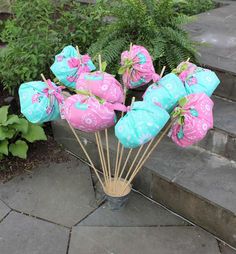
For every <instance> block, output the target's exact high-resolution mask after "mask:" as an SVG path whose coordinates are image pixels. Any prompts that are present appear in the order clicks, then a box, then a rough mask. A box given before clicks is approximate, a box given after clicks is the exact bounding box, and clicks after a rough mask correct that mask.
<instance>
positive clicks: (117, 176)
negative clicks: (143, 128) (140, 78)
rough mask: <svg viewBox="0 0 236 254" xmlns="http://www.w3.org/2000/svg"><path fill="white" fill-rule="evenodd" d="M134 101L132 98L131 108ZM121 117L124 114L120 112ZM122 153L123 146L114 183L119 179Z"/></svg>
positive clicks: (122, 150)
mask: <svg viewBox="0 0 236 254" xmlns="http://www.w3.org/2000/svg"><path fill="white" fill-rule="evenodd" d="M134 101H135V97H132V101H131V106H132V105H133V103H134ZM123 115H124V112H122V117H123ZM123 153H124V146H123V145H122V147H121V152H120V158H119V162H118V166H117V171H116V175H115V181H116V182H117V181H118V179H119V173H120V166H121V162H122V158H123Z"/></svg>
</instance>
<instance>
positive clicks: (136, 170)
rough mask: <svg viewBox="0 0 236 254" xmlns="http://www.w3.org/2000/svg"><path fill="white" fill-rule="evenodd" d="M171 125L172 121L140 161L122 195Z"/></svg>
mask: <svg viewBox="0 0 236 254" xmlns="http://www.w3.org/2000/svg"><path fill="white" fill-rule="evenodd" d="M172 124H173V121H171V122H170V123H169V124H168V126H167V127H166V129H165V130H164V131H163V132H162V134H161V135H160V137H159V138H158V139H157V141H156V143H155V144H154V146H153V147H152V148H151V150H150V151H149V153H148V154H147V156H146V157H145V159H144V160H143V161H142V163H141V164H140V165H139V167H138V168H136V169H135V171H134V173H133V174H132V176H131V177H130V179H129V181H128V182H127V183H126V185H125V187H124V189H123V190H122V194H123V193H124V191H125V190H126V188H127V187H128V186H129V185H130V183H131V182H132V180H133V179H134V177H135V176H136V175H137V173H138V172H139V170H140V169H141V168H142V166H143V165H144V163H145V162H146V161H147V159H148V158H149V156H150V155H151V154H152V152H153V151H154V149H155V148H156V147H157V145H158V144H159V143H160V142H161V140H162V139H163V138H164V136H165V135H166V133H167V132H168V131H169V129H170V128H171V126H172Z"/></svg>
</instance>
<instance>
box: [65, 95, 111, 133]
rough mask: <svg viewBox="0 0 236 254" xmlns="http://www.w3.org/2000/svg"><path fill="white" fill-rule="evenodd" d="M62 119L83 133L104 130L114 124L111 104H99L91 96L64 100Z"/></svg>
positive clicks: (78, 96) (73, 96)
mask: <svg viewBox="0 0 236 254" xmlns="http://www.w3.org/2000/svg"><path fill="white" fill-rule="evenodd" d="M64 117H65V119H66V120H67V121H68V122H69V123H70V124H71V125H72V126H73V127H74V128H76V129H79V130H81V131H85V132H96V131H100V130H104V129H106V128H109V127H111V126H113V125H114V124H115V122H116V114H115V111H114V109H113V107H112V104H110V103H108V102H105V103H100V102H99V101H98V100H97V99H96V98H95V97H93V96H85V95H80V94H76V95H72V96H70V97H69V98H67V99H66V100H65V105H64Z"/></svg>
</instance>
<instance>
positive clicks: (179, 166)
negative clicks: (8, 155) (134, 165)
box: [52, 120, 236, 247]
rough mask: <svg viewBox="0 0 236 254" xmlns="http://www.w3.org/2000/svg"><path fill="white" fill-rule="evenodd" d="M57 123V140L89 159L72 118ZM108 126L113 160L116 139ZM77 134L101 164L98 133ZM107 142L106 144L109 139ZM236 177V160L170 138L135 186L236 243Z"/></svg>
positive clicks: (163, 141)
mask: <svg viewBox="0 0 236 254" xmlns="http://www.w3.org/2000/svg"><path fill="white" fill-rule="evenodd" d="M52 125H53V132H54V136H55V139H56V140H57V141H58V142H59V143H61V144H63V145H64V146H65V147H66V148H67V149H68V150H69V151H71V152H73V153H74V154H75V155H77V156H79V157H80V158H82V159H85V156H84V154H83V152H82V150H81V148H80V146H79V144H78V143H77V142H76V140H75V138H74V136H73V134H72V133H71V131H70V129H69V127H68V125H67V123H66V122H65V121H63V120H59V121H55V122H53V124H52ZM109 131H110V132H109V146H110V157H111V165H114V161H115V156H116V149H117V141H116V139H115V137H114V134H113V133H112V130H109ZM77 133H78V134H79V136H80V137H81V140H82V141H83V143H84V145H85V147H86V149H87V151H88V152H89V154H90V155H91V157H92V160H93V162H94V164H95V166H96V167H97V168H101V167H100V162H99V157H98V152H97V147H96V144H95V137H94V134H89V133H84V132H80V131H77ZM103 146H104V149H105V142H104V140H103ZM127 152H128V151H125V154H124V156H123V163H124V158H126V154H127ZM132 158H133V157H132V156H131V158H130V161H129V163H128V164H129V165H130V164H131V162H132ZM235 181H236V164H235V162H232V161H229V160H228V159H226V158H223V157H220V156H217V155H215V154H211V153H210V152H207V151H206V150H204V149H202V148H199V147H190V148H186V149H182V148H180V147H177V146H176V145H175V144H174V143H172V142H171V141H170V139H169V138H167V137H166V138H165V139H164V140H162V142H161V144H160V145H159V146H158V148H157V149H156V150H155V151H154V153H153V154H152V156H151V157H150V158H149V160H148V161H147V163H146V164H145V165H144V167H143V169H142V171H141V172H140V173H139V175H138V176H137V178H136V179H135V181H134V188H135V189H137V190H139V191H141V192H142V193H144V194H145V195H147V196H148V197H150V198H152V199H154V200H155V201H157V202H159V203H161V204H163V205H164V206H166V207H168V208H169V209H171V210H173V211H174V212H176V213H178V214H180V215H182V216H183V217H185V218H187V219H188V220H190V221H192V222H193V223H195V224H197V225H199V226H201V227H203V228H204V229H206V230H208V231H209V232H211V233H213V234H214V235H216V236H217V237H219V238H221V239H223V240H224V241H225V242H227V243H228V244H230V245H232V246H234V247H236V185H235Z"/></svg>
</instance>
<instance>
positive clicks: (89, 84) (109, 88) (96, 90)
mask: <svg viewBox="0 0 236 254" xmlns="http://www.w3.org/2000/svg"><path fill="white" fill-rule="evenodd" d="M76 89H77V90H87V91H89V92H91V93H92V94H94V95H96V96H98V97H100V98H102V99H104V100H106V101H108V102H111V103H115V102H118V103H123V102H124V92H123V89H122V86H121V84H120V83H119V82H118V81H117V80H116V79H115V78H114V77H113V76H112V75H111V74H108V73H106V72H100V71H96V72H92V73H82V74H81V75H80V76H79V78H78V80H77V82H76Z"/></svg>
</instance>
